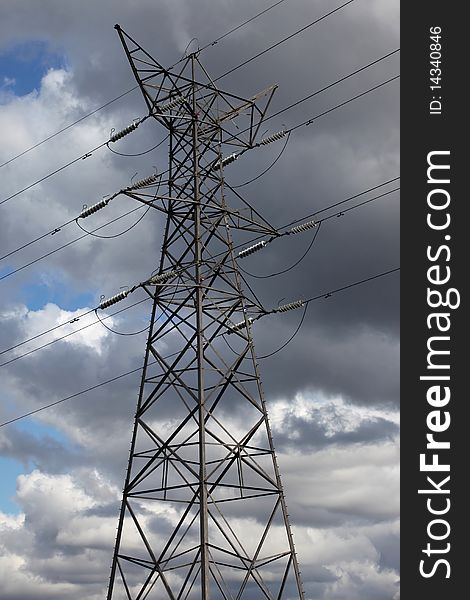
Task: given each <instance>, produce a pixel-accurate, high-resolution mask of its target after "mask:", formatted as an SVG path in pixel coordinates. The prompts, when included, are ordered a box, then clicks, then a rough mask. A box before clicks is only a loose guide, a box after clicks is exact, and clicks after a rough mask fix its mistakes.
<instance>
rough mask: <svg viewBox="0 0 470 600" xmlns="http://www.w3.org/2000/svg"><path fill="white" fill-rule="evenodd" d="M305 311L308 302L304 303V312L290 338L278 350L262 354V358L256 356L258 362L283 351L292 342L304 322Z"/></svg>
mask: <svg viewBox="0 0 470 600" xmlns="http://www.w3.org/2000/svg"><path fill="white" fill-rule="evenodd" d="M307 309H308V302H306V303H305V306H304V312H303V313H302V317H301V318H300V322H299V324H298V325H297V327H296V329H295V331H294V333H293V334H292V335H291V336H290V338H289V339H288V340H287V341H286V342H284V343H283V344H282V345H281V346H279V348H277V349H276V350H273V351H272V352H269V353H268V354H264V355H263V356H258V360H264V359H265V358H270V357H271V356H274V355H275V354H277V353H278V352H280V351H281V350H284V348H285V347H286V346H288V345H289V344H290V343H291V342H292V341H293V340H294V338H295V337H296V335H297V334H298V333H299V331H300V329H301V328H302V325H303V322H304V320H305V317H306V315H307Z"/></svg>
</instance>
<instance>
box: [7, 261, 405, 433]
mask: <svg viewBox="0 0 470 600" xmlns="http://www.w3.org/2000/svg"><path fill="white" fill-rule="evenodd" d="M399 270H400V268H399V267H397V268H395V269H390V270H388V271H383V272H382V273H378V274H377V275H372V276H371V277H367V278H365V279H361V280H360V281H355V282H353V283H350V284H347V285H344V286H342V287H339V288H336V289H334V290H331V291H329V292H323V293H322V294H318V295H317V296H313V297H312V298H309V299H308V300H305V301H304V303H306V304H308V303H310V302H314V301H315V300H320V299H324V298H329V297H330V296H332V295H333V294H336V293H338V292H342V291H344V290H348V289H350V288H352V287H356V286H359V285H362V284H364V283H367V282H369V281H373V280H375V279H379V278H380V277H385V276H386V275H390V274H391V273H395V272H397V271H399ZM266 314H269V313H266ZM176 354H179V352H175V353H174V354H170V355H169V356H166V357H164V360H166V359H168V358H170V357H171V356H175V355H176ZM266 358H267V356H266ZM157 362H158V361H153V362H151V363H149V364H155V363H157ZM141 370H142V367H138V368H137V369H132V370H131V371H126V372H125V373H121V374H120V375H117V376H116V377H112V378H111V379H107V380H106V381H102V382H100V383H97V384H96V385H93V386H90V387H88V388H86V389H84V390H81V391H80V392H76V393H75V394H71V395H70V396H66V397H65V398H61V399H60V400H56V401H55V402H51V403H50V404H46V405H45V406H41V407H40V408H37V409H35V410H32V411H29V412H27V413H24V414H22V415H19V416H17V417H14V418H13V419H10V420H8V421H5V422H3V423H0V427H5V426H6V425H10V424H11V423H15V422H17V421H20V420H21V419H25V418H26V417H30V416H31V415H34V414H37V413H39V412H42V411H44V410H47V409H49V408H52V407H53V406H57V405H58V404H62V403H63V402H66V401H68V400H72V398H77V397H78V396H81V395H83V394H86V393H87V392H90V391H92V390H96V389H97V388H100V387H102V386H104V385H107V384H109V383H112V382H114V381H117V380H118V379H122V378H123V377H127V376H128V375H131V374H133V373H137V372H138V371H141Z"/></svg>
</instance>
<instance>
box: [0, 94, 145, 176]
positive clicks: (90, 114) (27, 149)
mask: <svg viewBox="0 0 470 600" xmlns="http://www.w3.org/2000/svg"><path fill="white" fill-rule="evenodd" d="M138 87H139V86H138V85H135V86H134V87H132V88H131V89H130V90H127V91H125V92H123V93H122V94H119V96H116V98H113V99H112V100H109V101H108V102H106V103H105V104H102V105H101V106H99V107H98V108H95V109H94V110H92V111H91V112H89V113H87V114H86V115H83V117H80V118H79V119H77V120H76V121H74V122H73V123H69V124H68V125H66V126H65V127H62V129H59V130H58V131H56V132H55V133H52V134H51V135H49V136H48V137H46V138H44V139H43V140H41V141H40V142H38V143H37V144H34V145H33V146H30V147H29V148H26V150H23V151H22V152H20V153H19V154H17V155H16V156H13V157H12V158H10V159H8V160H7V161H5V162H4V163H2V164H1V165H0V169H1V168H2V167H5V166H6V165H9V164H10V163H12V162H13V161H14V160H16V159H17V158H20V157H21V156H24V155H25V154H27V153H28V152H31V150H35V149H36V148H39V146H42V144H45V143H46V142H48V141H49V140H52V139H53V138H55V137H56V136H58V135H59V134H61V133H63V132H64V131H67V130H68V129H71V128H72V127H74V126H75V125H78V123H81V122H82V121H84V120H85V119H88V117H91V116H92V115H94V114H96V113H97V112H99V111H100V110H103V109H104V108H107V107H108V106H110V105H111V104H113V103H114V102H117V100H120V99H121V98H124V96H127V95H128V94H130V93H131V92H133V91H135V90H137V89H138Z"/></svg>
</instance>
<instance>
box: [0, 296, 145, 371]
mask: <svg viewBox="0 0 470 600" xmlns="http://www.w3.org/2000/svg"><path fill="white" fill-rule="evenodd" d="M149 300H150V298H144V299H143V300H139V301H138V302H134V303H133V304H130V305H129V306H126V307H125V308H121V309H120V310H117V311H115V312H113V313H111V314H109V315H106V316H104V317H103V318H100V317H98V315H96V316H97V319H98V320H97V321H93V323H88V324H87V325H83V327H80V328H78V329H75V330H74V331H71V332H69V333H66V334H65V335H62V336H61V337H58V338H55V339H53V340H51V341H50V342H47V343H46V344H43V345H42V346H38V347H37V348H33V349H32V350H29V351H28V352H25V353H24V354H20V355H19V356H15V358H12V359H10V360H7V361H5V362H3V363H1V364H0V367H6V366H7V365H9V364H10V363H13V362H16V361H17V360H20V359H21V358H24V357H25V356H29V355H30V354H34V353H35V352H38V351H39V350H42V349H43V348H47V347H48V346H51V345H52V344H55V343H56V342H60V341H61V340H64V339H66V338H68V337H70V336H71V335H75V334H76V333H79V332H80V331H83V330H84V329H88V327H93V325H98V323H101V324H102V325H104V326H105V327H106V325H105V324H104V323H103V321H105V320H106V319H110V318H111V317H114V316H115V315H118V314H120V313H122V312H125V311H126V310H129V309H131V308H134V306H138V305H139V304H143V303H144V302H148V301H149ZM92 312H95V311H92ZM86 314H89V313H86ZM84 316H85V315H80V317H78V319H81V318H83V317H84ZM71 323H72V321H67V323H62V325H58V326H57V327H56V328H55V329H59V328H60V327H63V326H64V325H70V324H71ZM51 331H54V329H53V330H51ZM110 331H112V330H110ZM112 332H113V333H119V332H116V331H112ZM46 333H49V331H46V332H43V333H40V334H38V335H36V336H34V337H32V338H29V339H27V340H24V341H22V342H20V343H18V344H16V345H15V346H12V347H11V348H7V349H6V350H3V351H2V352H0V355H1V354H5V353H6V352H9V351H10V350H14V349H15V348H18V347H19V346H22V345H23V344H26V343H28V342H30V341H32V340H34V339H36V338H38V337H41V336H43V335H45V334H46ZM120 335H130V334H122V333H121V334H120Z"/></svg>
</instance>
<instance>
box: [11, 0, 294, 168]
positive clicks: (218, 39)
mask: <svg viewBox="0 0 470 600" xmlns="http://www.w3.org/2000/svg"><path fill="white" fill-rule="evenodd" d="M285 1H286V0H279V1H278V2H276V3H275V4H272V5H271V6H268V8H266V9H264V10H262V11H261V12H259V13H258V14H256V15H254V16H253V17H251V18H250V19H248V20H247V21H244V22H243V23H240V24H239V25H237V26H236V27H234V28H233V29H230V30H229V31H227V32H226V33H224V34H223V35H221V36H220V37H218V38H216V39H215V40H214V41H212V42H210V43H208V44H206V45H205V46H203V47H202V48H201V49H200V50H199V52H203V51H204V50H206V49H207V48H210V47H211V46H215V45H216V44H218V42H220V41H221V40H223V39H224V38H226V37H227V36H229V35H231V34H232V33H234V32H235V31H238V30H239V29H241V28H242V27H244V26H245V25H248V23H251V22H252V21H254V20H255V19H257V18H258V17H260V16H262V15H264V14H265V13H267V12H268V11H270V10H271V9H273V8H275V7H276V6H278V5H279V4H282V3H283V2H285ZM178 62H180V61H178ZM171 68H173V67H170V69H171ZM137 89H139V86H138V85H135V86H134V87H132V88H130V89H129V90H126V91H125V92H123V93H122V94H119V96H116V97H115V98H112V99H111V100H108V101H107V102H105V104H102V105H101V106H99V107H98V108H95V109H94V110H92V111H91V112H89V113H87V114H86V115H83V117H80V118H79V119H77V120H76V121H73V122H72V123H69V124H68V125H66V126H65V127H62V129H59V130H58V131H56V132H55V133H52V134H51V135H49V136H48V137H46V138H44V139H43V140H41V141H39V142H37V143H36V144H34V145H33V146H30V147H29V148H26V150H23V151H22V152H20V153H19V154H17V155H16V156H13V157H12V158H10V159H8V160H7V161H5V162H4V163H2V164H1V165H0V169H1V168H2V167H5V166H6V165H8V164H10V163H12V162H13V161H15V160H17V159H18V158H20V157H21V156H24V155H25V154H27V153H28V152H31V151H32V150H35V149H36V148H38V147H39V146H42V144H45V143H46V142H48V141H49V140H52V139H53V138H55V137H56V136H58V135H59V134H61V133H63V132H64V131H67V130H68V129H71V128H72V127H74V126H75V125H78V123H81V122H82V121H84V120H85V119H88V118H89V117H91V116H93V115H94V114H96V113H97V112H99V111H100V110H103V109H104V108H107V107H108V106H110V105H111V104H113V103H114V102H117V101H118V100H120V99H121V98H124V96H127V95H128V94H130V93H131V92H134V91H135V90H137ZM113 152H116V151H115V150H113Z"/></svg>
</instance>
